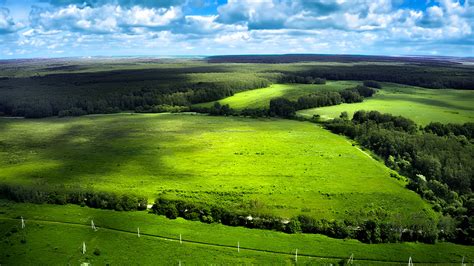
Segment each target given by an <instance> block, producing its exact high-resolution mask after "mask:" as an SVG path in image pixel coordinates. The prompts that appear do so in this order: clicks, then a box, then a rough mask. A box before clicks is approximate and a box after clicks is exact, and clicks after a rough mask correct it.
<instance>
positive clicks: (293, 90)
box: [196, 81, 361, 110]
mask: <svg viewBox="0 0 474 266" xmlns="http://www.w3.org/2000/svg"><path fill="white" fill-rule="evenodd" d="M358 84H361V82H357V81H328V82H327V83H326V84H319V85H318V84H273V85H271V86H269V87H267V88H262V89H254V90H250V91H245V92H239V93H236V94H235V95H233V96H230V97H227V98H225V99H222V100H219V101H218V102H219V103H220V104H222V105H224V104H228V105H229V106H230V107H231V108H233V109H236V110H241V109H244V108H268V107H269V105H270V100H271V99H274V98H278V97H284V98H287V99H290V100H297V99H298V98H299V97H301V96H304V95H309V94H311V93H315V92H321V91H339V90H343V89H346V88H350V87H354V86H356V85H358ZM213 104H214V102H209V103H202V104H196V106H200V107H210V106H212V105H213Z"/></svg>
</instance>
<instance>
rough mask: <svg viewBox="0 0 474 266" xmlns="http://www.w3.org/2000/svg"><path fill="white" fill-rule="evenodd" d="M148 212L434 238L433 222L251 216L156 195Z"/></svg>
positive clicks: (388, 239) (346, 234) (344, 234)
mask: <svg viewBox="0 0 474 266" xmlns="http://www.w3.org/2000/svg"><path fill="white" fill-rule="evenodd" d="M152 211H153V212H154V213H155V214H158V215H165V216H166V217H168V218H170V219H176V218H177V217H182V218H184V219H187V220H194V221H201V222H205V223H222V224H224V225H230V226H245V227H248V228H258V229H268V230H276V231H282V232H286V233H299V232H303V233H312V234H324V235H327V236H330V237H334V238H341V239H344V238H353V239H358V240H360V241H362V242H364V243H395V242H401V241H420V242H425V243H434V242H435V241H436V240H437V238H438V230H437V228H436V223H433V222H426V223H424V224H414V225H406V224H405V225H402V224H397V223H394V222H386V221H382V220H379V219H377V218H376V217H373V218H372V219H367V220H362V221H359V222H355V221H347V220H332V221H328V220H325V219H321V220H317V219H315V218H313V217H311V216H307V215H300V216H297V217H294V218H293V219H290V220H285V219H282V218H278V217H274V216H270V215H263V216H262V215H260V216H251V215H249V214H245V213H244V212H243V211H236V210H229V209H226V208H223V207H219V206H214V205H207V204H200V203H192V202H187V201H184V200H176V199H173V200H170V199H166V198H163V197H160V198H157V199H156V201H155V204H154V205H153V207H152Z"/></svg>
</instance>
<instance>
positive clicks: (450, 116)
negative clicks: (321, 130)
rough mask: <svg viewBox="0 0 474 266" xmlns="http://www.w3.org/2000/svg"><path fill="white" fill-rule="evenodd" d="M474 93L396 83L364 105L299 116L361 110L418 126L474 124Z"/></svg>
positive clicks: (328, 115)
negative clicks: (383, 114) (375, 112)
mask: <svg viewBox="0 0 474 266" xmlns="http://www.w3.org/2000/svg"><path fill="white" fill-rule="evenodd" d="M473 102H474V91H472V90H433V89H424V88H420V87H413V86H405V85H399V84H393V83H385V84H383V88H382V89H381V90H379V91H378V92H377V94H376V95H374V96H373V97H372V98H368V99H365V100H364V102H362V103H352V104H341V105H335V106H328V107H320V108H313V109H307V110H301V111H298V115H301V116H303V117H312V116H313V115H315V114H319V115H320V116H321V117H322V118H323V119H330V118H335V117H339V115H340V114H341V112H343V111H346V112H348V113H349V117H352V114H353V113H354V112H356V111H358V110H377V111H379V112H382V113H390V114H394V115H401V116H404V117H407V118H410V119H412V120H414V121H415V122H416V123H417V124H421V125H426V124H429V123H430V122H441V123H465V122H472V121H474V105H473V104H472V103H473Z"/></svg>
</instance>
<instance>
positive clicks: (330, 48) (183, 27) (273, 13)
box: [0, 0, 474, 58]
mask: <svg viewBox="0 0 474 266" xmlns="http://www.w3.org/2000/svg"><path fill="white" fill-rule="evenodd" d="M473 2H474V0H462V1H460V0H373V1H370V0H0V58H25V57H68V56H112V55H115V56H120V55H132V56H133V55H215V54H271V53H318V54H325V53H327V54H377V55H452V56H474V3H473Z"/></svg>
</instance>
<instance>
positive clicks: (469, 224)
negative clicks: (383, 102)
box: [326, 111, 474, 244]
mask: <svg viewBox="0 0 474 266" xmlns="http://www.w3.org/2000/svg"><path fill="white" fill-rule="evenodd" d="M326 127H327V128H328V129H330V130H331V131H333V132H334V133H338V134H344V135H346V136H348V137H350V138H352V139H354V140H356V141H357V142H358V143H360V144H361V145H362V146H364V147H366V148H368V149H370V150H372V151H373V152H374V153H375V154H377V155H378V156H380V157H382V158H383V159H384V160H385V163H386V165H387V166H389V167H390V168H392V169H394V170H396V171H399V172H400V173H401V174H403V175H406V176H408V177H409V178H410V183H409V184H408V188H410V189H412V190H414V191H416V192H417V193H419V194H420V195H421V196H422V197H423V198H425V199H427V200H428V201H430V202H431V203H432V204H433V206H434V209H435V210H437V211H440V212H441V213H442V214H443V215H444V216H445V217H444V218H443V219H442V221H443V223H444V225H443V227H444V228H445V229H443V230H442V232H443V238H445V239H447V240H451V241H457V242H461V243H467V244H472V243H474V242H473V241H474V194H473V190H474V182H473V179H474V176H473V173H474V165H473V164H472V162H473V161H474V145H473V143H472V138H471V137H470V136H472V134H474V131H473V127H472V125H471V124H470V123H468V124H464V125H460V126H452V125H451V126H450V125H443V126H440V125H439V124H430V125H428V126H426V127H425V128H421V129H419V127H418V126H417V125H416V124H415V123H414V122H413V121H411V120H410V119H407V118H403V117H400V116H392V115H390V114H381V113H379V112H377V111H370V112H365V111H358V112H356V113H355V114H354V116H353V119H352V120H347V119H334V120H332V121H330V122H327V123H326ZM440 129H443V130H440ZM444 129H449V130H444ZM432 132H436V134H433V133H432ZM453 132H456V134H457V135H456V134H454V133H453ZM461 133H462V134H461ZM440 231H441V230H440Z"/></svg>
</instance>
